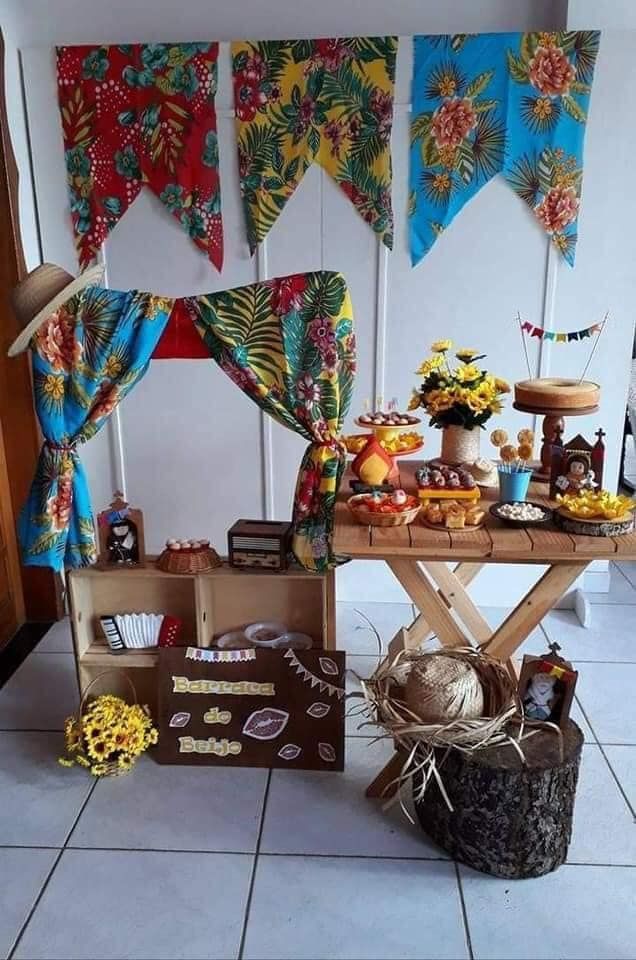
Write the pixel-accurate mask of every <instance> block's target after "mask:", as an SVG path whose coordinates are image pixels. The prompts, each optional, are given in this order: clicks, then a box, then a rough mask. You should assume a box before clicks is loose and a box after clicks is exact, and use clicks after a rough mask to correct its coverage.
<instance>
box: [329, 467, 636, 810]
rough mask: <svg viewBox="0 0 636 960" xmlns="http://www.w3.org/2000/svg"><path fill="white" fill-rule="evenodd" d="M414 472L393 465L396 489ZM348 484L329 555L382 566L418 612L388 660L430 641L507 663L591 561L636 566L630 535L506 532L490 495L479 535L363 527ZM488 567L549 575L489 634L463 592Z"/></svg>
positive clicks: (384, 777) (540, 498) (393, 767)
mask: <svg viewBox="0 0 636 960" xmlns="http://www.w3.org/2000/svg"><path fill="white" fill-rule="evenodd" d="M419 465H420V464H419V463H417V462H415V463H413V462H409V461H402V463H401V464H400V482H401V485H402V487H403V488H404V489H405V490H407V492H411V493H414V492H415V488H416V483H415V476H414V474H415V470H416V469H417V467H418V466H419ZM350 478H351V474H349V473H347V474H346V475H345V478H344V481H343V484H342V487H341V492H340V496H339V500H338V503H337V506H336V527H335V544H334V546H335V551H336V553H338V554H345V555H347V556H349V557H352V558H355V559H357V560H383V561H384V562H385V563H386V564H387V565H388V567H389V568H390V569H391V570H392V571H393V573H394V574H395V576H396V577H397V579H398V580H399V582H400V583H401V584H402V586H403V587H404V589H405V590H406V592H407V594H408V595H409V597H410V598H411V600H412V601H413V603H414V604H415V606H416V607H417V609H418V610H419V614H418V616H417V617H416V618H415V620H414V621H413V622H412V623H411V624H410V625H409V626H405V627H404V628H402V629H401V630H399V631H398V633H397V634H396V635H395V637H394V638H393V640H392V641H391V643H390V645H389V656H395V655H396V654H397V653H398V651H399V650H400V649H403V648H406V649H409V648H414V647H417V646H419V644H421V643H422V642H423V641H424V640H426V639H427V638H428V637H431V636H433V635H436V636H437V638H438V639H439V641H440V643H441V644H442V645H443V646H448V647H455V646H465V645H468V644H478V645H480V646H482V648H483V649H485V650H487V651H488V653H489V654H491V655H492V656H495V657H497V658H498V659H500V660H502V661H506V662H510V663H511V658H512V656H513V654H514V653H515V651H516V650H517V649H518V648H519V647H520V646H521V644H522V643H523V642H524V640H525V639H526V638H527V637H528V636H529V635H530V633H531V632H532V630H534V628H535V627H536V626H537V625H538V624H539V623H540V622H541V620H542V619H543V617H544V616H545V615H546V614H547V613H548V611H550V610H551V609H552V608H553V607H554V605H555V604H556V602H557V601H558V600H559V599H560V598H561V597H562V596H563V594H564V593H565V592H566V590H567V589H568V587H570V586H571V584H572V583H573V582H574V581H575V580H576V579H577V577H578V576H580V574H582V573H583V571H584V570H585V568H586V567H587V566H588V564H590V563H591V562H592V561H593V560H621V559H622V560H636V533H630V534H625V535H623V536H620V537H584V536H573V535H571V534H568V533H564V532H563V531H561V530H558V529H557V528H556V527H554V526H553V525H552V524H549V525H546V526H541V527H528V528H514V527H509V526H505V525H504V524H503V523H502V522H501V521H499V520H496V519H495V518H494V517H491V516H490V514H488V508H489V506H490V504H491V503H493V502H494V501H495V500H496V499H497V488H494V489H493V490H485V491H482V498H481V503H482V504H483V506H484V509H485V510H486V514H487V520H486V524H485V526H484V527H482V528H481V529H479V530H474V531H470V532H467V531H465V530H464V531H455V530H446V529H440V530H434V529H431V528H430V527H427V526H424V525H423V524H422V523H420V522H419V519H417V520H416V521H415V522H414V523H412V524H411V525H410V526H405V527H371V526H364V525H362V524H360V523H358V522H357V521H356V520H355V519H354V518H353V516H352V515H351V513H350V511H349V509H348V507H347V504H346V500H347V498H348V497H349V496H350V494H351V491H350V489H349V480H350ZM546 491H547V486H546V485H545V484H532V485H531V487H530V492H529V495H528V499H529V500H533V501H534V502H538V503H544V504H548V505H549V504H550V501H549V500H547V497H546ZM448 562H451V563H452V562H454V563H455V564H456V565H455V567H454V569H452V570H451V569H450V568H449V567H448V566H447V563H448ZM487 563H524V564H526V563H529V564H544V565H546V566H547V568H548V569H547V570H546V571H545V573H544V574H543V576H541V578H540V579H539V580H538V581H537V583H536V584H535V585H534V586H533V587H532V588H531V589H530V590H529V591H528V593H527V594H526V595H525V596H524V597H523V598H522V599H521V600H520V601H519V603H518V604H517V606H516V607H515V608H514V610H513V611H512V612H511V613H510V614H509V616H508V617H507V618H506V619H505V620H504V621H503V623H502V624H501V625H500V626H499V627H497V628H496V629H494V630H493V629H492V628H491V627H490V625H489V624H488V622H487V621H486V620H485V619H484V617H483V616H482V614H481V613H480V611H479V609H478V607H477V606H476V605H475V603H474V602H473V600H472V599H471V597H470V595H469V593H468V590H467V587H468V586H469V584H470V583H471V581H472V580H474V579H475V577H476V576H477V574H478V573H479V571H480V570H481V569H482V567H483V565H484V564H487ZM451 611H452V613H451ZM452 614H455V616H453V615H452ZM510 668H511V670H512V669H513V667H512V663H511V667H510ZM400 766H401V760H400V758H399V756H398V755H397V754H396V755H395V757H394V758H393V760H392V761H390V762H389V764H388V765H387V766H386V767H385V768H384V770H383V771H382V772H381V773H380V774H379V775H378V777H376V779H375V780H374V781H373V783H372V784H371V785H370V786H369V788H368V790H367V795H368V796H378V795H380V794H381V793H382V792H383V791H384V789H385V787H386V786H387V785H388V784H390V783H391V782H392V781H393V780H394V779H395V777H396V776H397V775H398V773H399V770H400Z"/></svg>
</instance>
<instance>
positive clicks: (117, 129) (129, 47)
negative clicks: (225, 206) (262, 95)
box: [57, 43, 223, 270]
mask: <svg viewBox="0 0 636 960" xmlns="http://www.w3.org/2000/svg"><path fill="white" fill-rule="evenodd" d="M217 57H218V44H217V43H176V44H170V43H159V44H126V45H122V46H109V47H93V46H78V47H58V50H57V77H58V97H59V104H60V112H61V116H62V129H63V134H64V149H65V158H66V170H67V179H68V185H69V193H70V201H71V216H72V219H73V228H74V231H75V238H76V245H77V250H78V257H79V262H80V265H81V266H82V268H85V267H87V266H88V265H89V264H90V263H91V262H92V261H93V260H94V259H95V256H96V254H97V252H98V251H99V249H100V247H101V245H102V243H103V242H104V240H105V239H106V237H107V236H108V234H109V233H110V231H111V230H112V229H113V227H114V226H115V225H116V224H117V223H118V221H119V219H120V218H121V217H122V216H123V214H124V213H125V212H126V210H127V209H128V207H129V206H130V204H131V203H132V202H133V201H134V200H135V198H136V197H137V195H138V194H139V192H140V190H141V188H142V187H143V186H144V184H145V185H146V186H148V187H149V188H150V189H151V190H152V191H153V193H155V194H156V195H157V197H159V199H160V200H161V202H162V203H163V205H164V206H165V208H166V209H167V210H168V211H169V212H170V213H171V214H172V215H173V216H174V217H176V218H177V220H178V221H179V223H180V224H181V226H182V227H183V229H184V230H185V232H186V233H187V234H188V236H189V237H190V238H191V240H193V241H194V243H195V244H196V245H197V246H198V247H199V248H200V249H201V250H203V251H204V252H205V253H206V254H207V256H208V258H209V259H210V260H211V261H212V263H213V264H214V265H215V267H216V268H217V269H218V270H220V269H221V267H222V264H223V228H222V222H221V192H220V185H219V151H218V141H217V129H216V111H215V107H214V100H215V95H216V86H217Z"/></svg>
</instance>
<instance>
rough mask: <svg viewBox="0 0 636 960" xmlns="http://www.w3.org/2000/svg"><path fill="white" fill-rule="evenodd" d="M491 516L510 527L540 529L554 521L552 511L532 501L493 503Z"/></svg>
mask: <svg viewBox="0 0 636 960" xmlns="http://www.w3.org/2000/svg"><path fill="white" fill-rule="evenodd" d="M490 514H491V516H493V517H496V519H497V520H501V521H502V523H505V524H507V525H508V526H509V527H539V526H541V525H542V524H544V523H548V522H549V521H550V520H551V519H552V510H550V508H549V507H544V506H543V505H542V504H540V503H532V502H531V501H530V500H506V501H502V502H501V503H493V505H492V507H491V508H490Z"/></svg>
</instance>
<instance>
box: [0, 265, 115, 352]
mask: <svg viewBox="0 0 636 960" xmlns="http://www.w3.org/2000/svg"><path fill="white" fill-rule="evenodd" d="M103 277H104V268H103V266H101V265H98V266H95V267H91V268H90V269H89V270H85V271H84V273H81V274H80V275H79V277H74V276H73V275H72V274H70V273H67V271H66V270H64V269H62V267H57V266H56V265H55V264H54V263H43V264H42V265H41V266H39V267H36V268H35V270H32V271H31V272H30V273H28V274H27V276H26V277H25V278H24V280H21V281H20V283H19V284H18V285H17V287H15V289H14V290H13V292H12V294H11V303H12V306H13V311H14V313H15V315H16V318H17V320H18V323H19V324H20V326H21V327H22V332H21V333H20V334H19V336H18V337H17V338H16V339H15V340H14V341H13V343H12V344H11V346H10V347H9V350H8V354H9V356H10V357H15V356H17V355H18V354H19V353H22V352H23V350H26V349H27V347H28V346H29V343H30V342H31V338H32V337H33V335H34V334H35V333H37V331H38V329H39V328H40V326H41V325H42V324H43V323H44V321H45V320H47V319H48V317H50V316H51V314H52V313H55V311H56V310H59V308H60V307H61V306H63V305H64V304H65V303H66V302H67V301H68V300H70V299H71V297H74V296H75V295H76V294H77V293H79V292H80V291H81V290H84V288H85V287H90V286H93V285H95V284H99V283H101V282H102V279H103Z"/></svg>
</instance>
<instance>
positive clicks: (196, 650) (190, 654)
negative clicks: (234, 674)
mask: <svg viewBox="0 0 636 960" xmlns="http://www.w3.org/2000/svg"><path fill="white" fill-rule="evenodd" d="M186 658H187V659H188V660H203V661H205V662H207V663H245V661H246V660H256V650H208V649H205V648H203V647H188V649H187V650H186Z"/></svg>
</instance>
